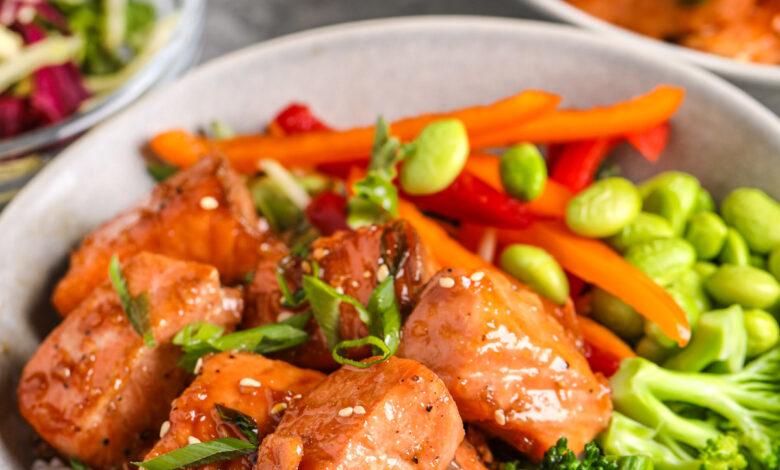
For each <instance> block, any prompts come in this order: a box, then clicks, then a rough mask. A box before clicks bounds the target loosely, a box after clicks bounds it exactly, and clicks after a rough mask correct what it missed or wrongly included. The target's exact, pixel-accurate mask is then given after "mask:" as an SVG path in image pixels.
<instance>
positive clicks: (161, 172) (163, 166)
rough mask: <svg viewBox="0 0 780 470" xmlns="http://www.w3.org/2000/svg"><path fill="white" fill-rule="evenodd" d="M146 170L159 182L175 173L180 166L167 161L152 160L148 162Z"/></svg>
mask: <svg viewBox="0 0 780 470" xmlns="http://www.w3.org/2000/svg"><path fill="white" fill-rule="evenodd" d="M146 171H147V172H148V173H149V174H150V175H151V176H152V178H154V180H155V181H157V182H158V183H159V182H161V181H165V180H167V179H168V178H170V177H171V176H173V175H175V174H176V173H177V172H178V171H179V167H177V166H175V165H171V164H170V163H166V162H158V161H150V162H147V163H146Z"/></svg>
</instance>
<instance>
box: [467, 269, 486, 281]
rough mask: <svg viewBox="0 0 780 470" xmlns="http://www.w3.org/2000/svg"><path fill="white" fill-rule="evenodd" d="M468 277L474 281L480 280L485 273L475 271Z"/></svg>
mask: <svg viewBox="0 0 780 470" xmlns="http://www.w3.org/2000/svg"><path fill="white" fill-rule="evenodd" d="M470 277H471V280H472V281H474V282H477V281H481V280H482V278H483V277H485V273H483V272H482V271H477V272H475V273H474V274H472V275H471V276H470Z"/></svg>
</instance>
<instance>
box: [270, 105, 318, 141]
mask: <svg viewBox="0 0 780 470" xmlns="http://www.w3.org/2000/svg"><path fill="white" fill-rule="evenodd" d="M268 130H269V131H270V133H271V135H278V136H282V135H293V134H302V133H304V132H311V131H329V130H331V128H330V127H329V126H327V125H325V124H324V123H323V122H322V121H321V120H320V119H319V118H318V117H317V116H315V115H314V113H312V112H311V109H309V107H308V106H306V105H305V104H301V103H291V104H290V105H288V106H287V107H286V108H284V109H283V110H282V111H281V112H279V114H277V115H276V117H275V118H274V120H273V121H271V124H270V125H269V126H268Z"/></svg>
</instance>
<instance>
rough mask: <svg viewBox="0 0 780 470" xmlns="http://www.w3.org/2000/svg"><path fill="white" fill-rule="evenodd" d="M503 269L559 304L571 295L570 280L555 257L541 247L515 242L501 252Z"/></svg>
mask: <svg viewBox="0 0 780 470" xmlns="http://www.w3.org/2000/svg"><path fill="white" fill-rule="evenodd" d="M500 265H501V269H503V270H504V271H506V272H507V273H508V274H509V275H510V276H512V277H514V278H516V279H517V280H519V281H520V282H523V283H525V284H527V285H528V286H529V287H530V288H531V289H533V290H535V291H536V292H538V293H539V294H541V295H542V296H544V297H547V298H548V299H550V300H552V301H553V302H556V303H558V304H563V303H564V302H566V298H567V297H568V296H569V281H568V280H567V279H566V274H564V272H563V269H561V267H560V265H558V262H557V261H555V258H553V257H552V256H550V255H549V254H548V253H547V252H546V251H544V250H542V249H541V248H537V247H535V246H530V245H521V244H514V245H510V246H509V247H507V248H506V249H505V250H504V252H503V253H501V259H500Z"/></svg>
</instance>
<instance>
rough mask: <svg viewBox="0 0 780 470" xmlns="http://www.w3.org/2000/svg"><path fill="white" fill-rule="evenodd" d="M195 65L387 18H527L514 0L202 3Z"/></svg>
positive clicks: (219, 0)
mask: <svg viewBox="0 0 780 470" xmlns="http://www.w3.org/2000/svg"><path fill="white" fill-rule="evenodd" d="M208 1H209V3H208V11H207V17H206V25H205V32H204V40H203V54H202V57H201V61H207V60H209V59H213V58H214V57H216V56H219V55H222V54H224V53H226V52H230V51H232V50H235V49H239V48H241V47H244V46H247V45H249V44H254V43H256V42H259V41H263V40H265V39H269V38H272V37H276V36H281V35H284V34H288V33H293V32H295V31H301V30H304V29H309V28H314V27H317V26H324V25H330V24H337V23H345V22H349V21H357V20H365V19H371V18H383V17H389V16H407V15H431V14H463V15H490V16H508V17H518V18H520V17H523V18H529V17H532V14H531V13H530V12H529V11H528V10H527V9H526V8H524V7H523V6H522V5H520V2H518V1H516V0H208Z"/></svg>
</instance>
